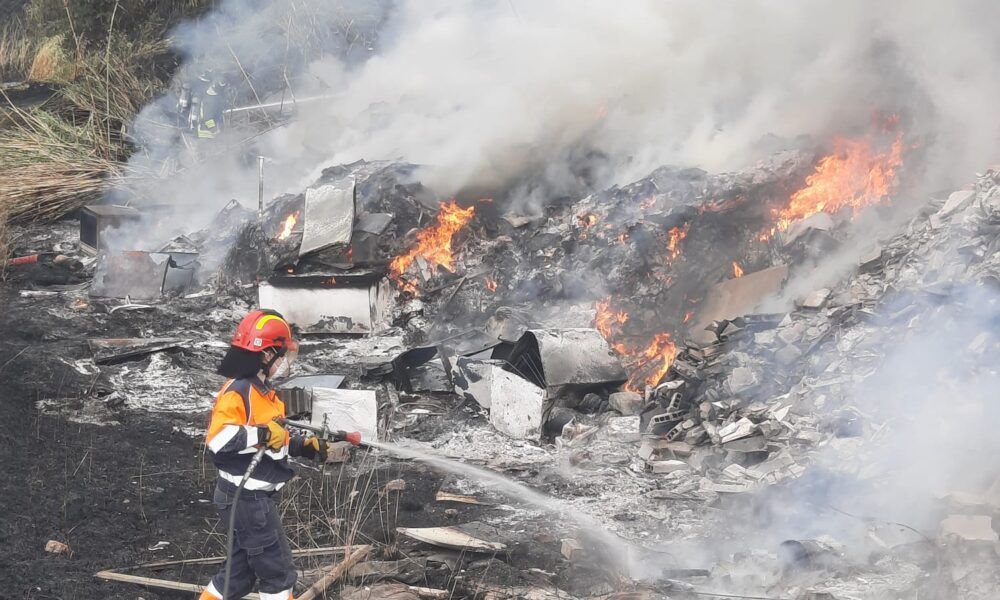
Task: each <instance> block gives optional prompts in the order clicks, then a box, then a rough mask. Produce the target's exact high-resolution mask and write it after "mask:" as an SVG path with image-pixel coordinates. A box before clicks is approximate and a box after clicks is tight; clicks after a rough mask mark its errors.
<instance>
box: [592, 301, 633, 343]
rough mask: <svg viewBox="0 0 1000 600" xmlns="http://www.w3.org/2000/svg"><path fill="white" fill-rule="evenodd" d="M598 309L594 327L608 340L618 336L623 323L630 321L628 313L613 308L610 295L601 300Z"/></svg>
mask: <svg viewBox="0 0 1000 600" xmlns="http://www.w3.org/2000/svg"><path fill="white" fill-rule="evenodd" d="M596 309H597V312H596V314H595V315H594V329H596V330H597V331H600V332H601V335H603V336H604V339H606V340H608V341H610V340H612V339H613V338H615V337H617V336H618V334H619V333H621V329H622V325H624V324H625V323H626V322H627V321H628V313H625V312H622V311H616V310H613V309H612V308H611V298H610V297H608V298H605V299H604V300H599V301H598V302H597V307H596Z"/></svg>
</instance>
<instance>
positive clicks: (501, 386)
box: [490, 369, 545, 440]
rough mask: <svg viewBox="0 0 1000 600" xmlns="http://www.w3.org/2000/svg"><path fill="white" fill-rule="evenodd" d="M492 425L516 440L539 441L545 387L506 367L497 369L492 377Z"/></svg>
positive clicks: (543, 411) (543, 410)
mask: <svg viewBox="0 0 1000 600" xmlns="http://www.w3.org/2000/svg"><path fill="white" fill-rule="evenodd" d="M490 390H491V391H490V404H491V406H490V424H491V425H493V427H495V428H496V430H497V431H499V432H500V433H502V434H504V435H506V436H508V437H512V438H514V439H516V440H537V439H539V438H540V437H541V435H542V417H543V416H544V413H545V390H543V389H542V388H540V387H538V386H536V385H535V384H533V383H531V382H530V381H527V380H526V379H521V378H520V377H518V376H517V375H514V374H513V373H509V372H507V371H504V370H502V369H501V370H494V371H493V377H492V378H491V380H490Z"/></svg>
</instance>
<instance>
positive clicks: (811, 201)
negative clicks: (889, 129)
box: [776, 133, 904, 231]
mask: <svg viewBox="0 0 1000 600" xmlns="http://www.w3.org/2000/svg"><path fill="white" fill-rule="evenodd" d="M903 149H904V145H903V134H902V133H898V134H897V135H896V138H895V140H894V141H893V143H892V145H891V146H890V147H889V149H888V150H886V151H884V152H880V151H878V150H877V149H876V147H875V145H874V144H873V142H872V140H870V139H867V138H857V139H848V138H842V137H838V138H835V139H834V151H833V153H832V154H830V155H828V156H825V157H823V158H822V159H820V161H819V164H817V165H816V170H815V171H814V172H813V174H812V175H809V176H808V177H806V186H805V187H804V188H802V189H800V190H799V191H797V192H795V193H794V194H792V197H791V199H790V200H789V202H788V206H786V207H785V208H782V209H779V210H777V211H776V216H777V223H776V229H778V230H780V231H784V230H785V229H788V226H789V225H791V224H792V223H793V222H795V221H797V220H799V219H804V218H806V217H808V216H810V215H814V214H816V213H818V212H826V213H835V212H837V211H839V210H841V209H843V208H847V207H850V208H851V210H852V212H853V213H854V214H857V213H858V212H860V211H861V209H863V208H865V207H866V206H869V205H871V204H875V203H877V202H880V201H882V200H883V199H885V198H887V197H888V196H889V195H890V194H891V193H892V191H893V189H894V188H895V185H896V170H897V169H899V167H900V166H902V164H903Z"/></svg>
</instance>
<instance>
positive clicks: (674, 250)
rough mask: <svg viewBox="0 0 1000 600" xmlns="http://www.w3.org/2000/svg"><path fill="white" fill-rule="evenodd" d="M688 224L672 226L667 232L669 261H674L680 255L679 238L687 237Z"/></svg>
mask: <svg viewBox="0 0 1000 600" xmlns="http://www.w3.org/2000/svg"><path fill="white" fill-rule="evenodd" d="M687 234H688V226H687V225H686V224H685V225H684V226H683V227H680V226H678V227H674V228H673V229H671V230H670V231H668V232H667V236H668V241H667V253H668V258H669V260H670V262H674V261H675V260H677V258H678V257H680V255H681V240H683V239H684V238H686V237H687Z"/></svg>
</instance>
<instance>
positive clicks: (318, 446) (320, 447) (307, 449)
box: [302, 435, 329, 462]
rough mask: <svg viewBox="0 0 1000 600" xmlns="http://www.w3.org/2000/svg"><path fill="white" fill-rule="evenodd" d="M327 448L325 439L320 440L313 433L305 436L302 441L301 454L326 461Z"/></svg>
mask: <svg viewBox="0 0 1000 600" xmlns="http://www.w3.org/2000/svg"><path fill="white" fill-rule="evenodd" d="M328 450H329V444H327V443H326V440H321V439H319V438H318V437H316V436H314V435H311V436H309V437H307V438H306V439H305V441H303V442H302V456H304V457H305V458H315V459H317V460H319V462H326V457H327V451H328Z"/></svg>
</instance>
